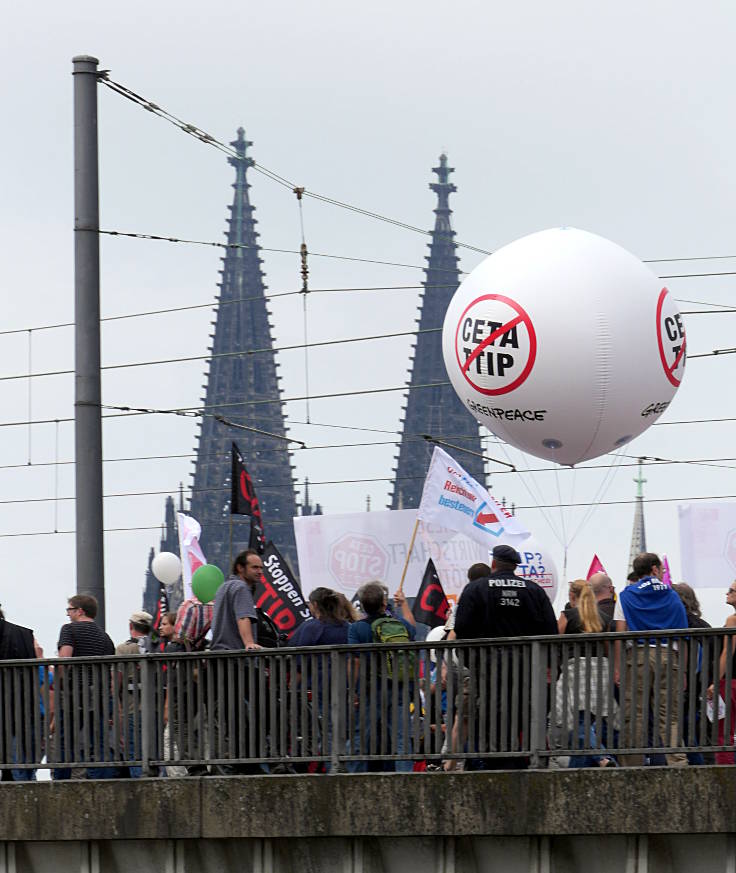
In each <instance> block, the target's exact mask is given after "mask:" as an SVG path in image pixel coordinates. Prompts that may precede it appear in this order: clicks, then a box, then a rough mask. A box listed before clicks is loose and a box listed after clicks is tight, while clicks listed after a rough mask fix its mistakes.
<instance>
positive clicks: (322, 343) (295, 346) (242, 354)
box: [0, 327, 736, 424]
mask: <svg viewBox="0 0 736 873" xmlns="http://www.w3.org/2000/svg"><path fill="white" fill-rule="evenodd" d="M441 331H442V328H441V327H429V328H421V329H417V330H406V331H397V332H395V333H381V334H372V335H370V336H361V337H346V338H344V339H331V340H319V341H317V342H313V343H292V344H291V345H288V346H275V347H268V348H261V349H247V350H244V351H238V352H214V353H210V354H209V355H187V356H185V357H182V358H160V359H158V360H154V361H124V362H122V363H120V364H103V365H102V366H101V367H100V369H101V370H127V369H133V368H136V367H158V366H163V365H170V364H186V363H192V362H194V361H213V360H217V359H222V358H247V357H250V356H252V355H262V354H273V353H278V352H292V351H298V350H300V349H312V348H323V347H327V346H339V345H347V344H350V343H361V342H374V341H376V340H385V339H399V338H401V337H407V336H419V335H421V334H426V333H440V332H441ZM478 348H480V346H479V347H478ZM476 351H477V350H476ZM734 353H736V348H725V349H713V350H711V351H709V352H700V353H698V354H689V355H688V356H687V360H688V361H693V360H696V359H697V358H712V357H718V356H719V355H720V356H722V355H732V354H734ZM74 372H75V371H74V370H47V371H45V372H40V373H30V372H29V373H13V374H11V375H9V376H0V382H15V381H18V380H19V379H29V380H30V379H46V378H49V377H52V376H71V375H73V374H74ZM449 384H450V383H449V382H447V381H444V382H437V383H432V384H431V385H428V386H426V385H425V386H422V385H414V386H411V387H413V388H421V387H436V386H438V385H449ZM408 388H409V386H408V385H406V386H401V387H400V388H378V389H373V390H365V391H352V392H351V391H346V392H342V393H340V392H338V393H333V394H320V395H314V396H311V395H310V394H309V393H307V394H305V395H304V396H302V397H292V398H284V399H283V401H282V400H281V399H276V400H248V401H245V404H247V405H253V404H262V403H281V402H284V403H286V402H289V401H290V400H307V399H309V398H310V397H311V399H314V400H319V399H324V398H327V397H343V396H344V397H348V396H350V395H353V394H373V393H381V392H384V391H399V390H402V389H408ZM219 405H220V406H235V405H239V406H242V405H243V403H238V404H233V403H226V404H219ZM306 424H311V422H309V421H307V422H306Z"/></svg>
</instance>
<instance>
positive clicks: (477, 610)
mask: <svg viewBox="0 0 736 873" xmlns="http://www.w3.org/2000/svg"><path fill="white" fill-rule="evenodd" d="M520 563H521V555H519V553H518V552H517V551H516V549H514V548H512V547H511V546H506V545H499V546H495V547H494V549H493V561H492V563H491V572H490V575H488V576H485V577H482V578H480V579H475V580H474V581H472V582H468V584H467V585H466V586H465V588H464V589H463V593H462V594H461V595H460V600H459V602H458V605H457V615H456V616H455V633H456V634H457V638H458V639H459V640H472V639H483V638H485V637H519V636H540V635H542V634H556V633H557V622H556V620H555V613H554V610H553V609H552V604H551V603H550V602H549V598H548V597H547V595H546V594H545V593H544V589H543V588H541V587H540V586H539V585H537V583H536V582H533V581H532V580H531V579H523V578H521V577H520V576H516V575H515V571H516V568H517V567H518V566H519V564H520Z"/></svg>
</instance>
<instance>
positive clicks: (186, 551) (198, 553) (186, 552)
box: [176, 512, 207, 600]
mask: <svg viewBox="0 0 736 873" xmlns="http://www.w3.org/2000/svg"><path fill="white" fill-rule="evenodd" d="M176 522H177V526H178V528H179V552H180V557H181V580H182V584H183V586H184V599H185V600H189V598H190V597H191V596H192V575H193V574H194V571H195V570H196V569H197V568H198V567H201V566H202V565H203V564H206V563H207V559H206V558H205V556H204V553H203V552H202V548H201V547H200V545H199V538H200V537H201V536H202V528H201V526H200V524H199V522H198V521H197V520H196V519H195V518H194V517H193V516H191V515H185V514H184V513H183V512H177V513H176Z"/></svg>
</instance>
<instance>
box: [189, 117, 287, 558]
mask: <svg viewBox="0 0 736 873" xmlns="http://www.w3.org/2000/svg"><path fill="white" fill-rule="evenodd" d="M232 145H233V147H234V148H235V151H236V152H237V157H230V158H228V161H229V163H230V164H231V165H232V166H233V167H234V168H235V182H234V184H233V188H234V196H233V203H232V206H231V207H230V217H229V219H228V231H227V241H228V243H230V244H231V245H233V246H242V248H231V249H227V253H226V255H225V257H224V259H223V269H222V281H221V283H220V286H219V287H220V293H219V295H218V297H217V316H216V319H215V321H214V322H213V325H214V332H213V333H212V334H211V335H210V338H211V340H212V344H211V346H210V349H209V352H210V353H211V354H212V356H213V357H212V359H211V360H210V362H209V371H208V373H207V374H206V380H205V386H204V387H205V395H204V397H202V398H201V399H202V401H203V402H204V406H205V408H206V409H207V410H208V411H212V412H215V413H219V414H221V415H223V416H225V417H226V418H228V419H229V420H230V421H233V422H235V423H237V424H244V425H247V426H248V427H253V428H258V429H259V430H262V431H268V432H270V433H273V434H278V435H280V436H285V435H286V424H285V420H284V410H283V408H282V404H281V399H280V394H281V391H280V386H279V376H278V372H277V368H278V363H277V362H276V360H275V355H274V353H273V351H271V349H272V348H273V337H272V331H271V327H272V326H271V323H270V313H269V310H268V305H267V302H266V297H265V290H266V284H265V282H264V275H263V269H262V260H261V257H260V248H259V245H258V236H259V234H258V232H257V231H256V224H257V222H256V219H255V218H254V217H253V213H254V211H255V208H254V207H253V206H252V204H251V202H250V194H249V191H250V185H249V184H248V180H247V171H248V168H249V167H252V166H253V163H254V162H253V159H252V158H251V157H249V156H248V154H247V151H248V148H249V146H251V145H252V143H251V142H250V141H249V140H247V139H246V138H245V131H244V130H243V128H242V127H241V128H239V129H238V132H237V138H236V139H235V140H234V141H233V143H232ZM251 349H269V351H268V352H265V353H261V354H256V355H247V354H244V355H243V356H242V357H240V356H238V355H232V353H233V352H247V351H249V350H251ZM253 401H255V402H253ZM198 441H199V444H198V446H197V459H196V461H195V471H194V487H193V490H192V500H191V513H192V515H193V516H194V517H195V518H196V519H197V521H199V523H200V524H201V525H202V541H201V543H202V548H203V550H204V553H205V555H206V556H207V559H208V561H210V562H211V563H215V564H217V565H218V566H219V567H220V568H221V569H222V570H223V571H228V570H229V568H230V563H231V551H232V553H233V554H235V553H237V552H238V551H239V550H240V549H243V548H246V547H247V546H248V539H249V533H250V520H249V518H248V517H246V516H234V517H233V520H232V521H233V533H232V549H231V545H230V447H231V443H232V442H233V441H235V442H237V444H238V446H239V447H240V450H241V452H242V453H243V457H244V459H245V463H246V466H247V467H248V471H249V473H250V474H251V477H252V479H253V483H254V485H255V489H256V494H257V495H258V499H259V502H260V505H261V511H262V513H263V522H264V530H265V533H266V537H267V538H269V539H272V540H273V541H274V542H275V543H276V545H277V546H278V547H279V549H280V550H281V552H282V554H283V555H284V557H286V558H287V559H288V561H289V562H290V563H291V564H292V566H293V567H294V569H296V566H297V562H296V546H295V542H294V527H293V518H294V516H295V515H296V494H295V490H294V478H293V471H292V466H291V458H290V455H289V452H288V448H287V443H286V442H283V441H281V440H276V439H273V438H271V437H268V436H265V435H263V434H260V433H255V432H251V431H244V430H236V429H234V428H228V427H226V426H225V425H223V424H220V423H219V422H217V421H216V420H215V419H214V418H212V417H209V416H208V417H206V418H204V419H202V420H201V424H200V432H199V435H198Z"/></svg>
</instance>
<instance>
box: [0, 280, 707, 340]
mask: <svg viewBox="0 0 736 873" xmlns="http://www.w3.org/2000/svg"><path fill="white" fill-rule="evenodd" d="M456 287H457V286H456V285H455V284H454V283H452V284H449V285H437V284H432V285H364V286H359V287H350V288H347V287H340V288H310V289H309V293H310V294H331V293H335V292H340V293H346V292H354V291H415V290H416V291H418V290H433V289H435V288H456ZM301 293H302V292H301V291H277V292H275V293H274V294H255V295H251V296H249V297H233V298H229V299H227V300H222V299H215V300H212V301H210V302H209V303H191V304H188V305H186V306H169V307H167V308H166V309H147V310H143V311H141V312H126V313H122V314H121V315H105V316H103V317H102V318H100V321H101V322H107V321H123V320H125V319H128V318H148V317H150V316H155V315H170V314H171V313H173V312H188V311H190V310H196V309H219V308H220V307H222V306H232V305H233V304H235V303H248V302H250V301H253V300H275V299H277V298H279V297H294V296H296V295H297V294H301ZM703 305H704V306H710V305H715V304H703ZM74 326H75V324H74V322H73V321H63V322H59V323H58V324H39V325H36V326H35V327H16V328H11V329H10V330H0V336H10V335H11V334H17V333H28V331H31V330H32V331H39V330H57V329H59V328H70V327H74Z"/></svg>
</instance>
